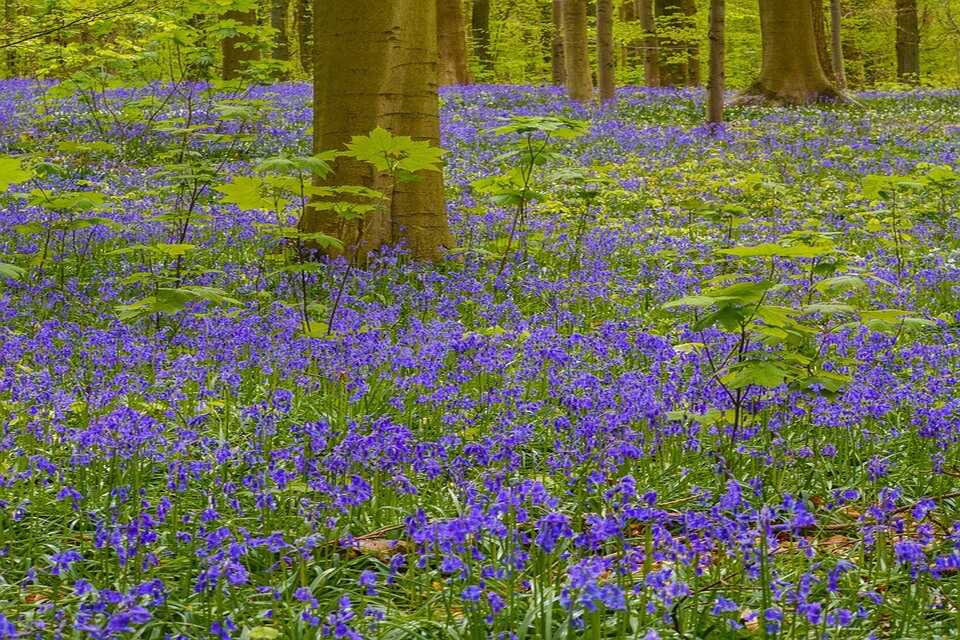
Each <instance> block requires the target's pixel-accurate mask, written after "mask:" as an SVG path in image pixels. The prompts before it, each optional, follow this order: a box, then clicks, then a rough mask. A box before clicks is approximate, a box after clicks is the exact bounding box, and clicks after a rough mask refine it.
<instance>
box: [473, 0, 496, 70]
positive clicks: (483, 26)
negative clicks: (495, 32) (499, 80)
mask: <svg viewBox="0 0 960 640" xmlns="http://www.w3.org/2000/svg"><path fill="white" fill-rule="evenodd" d="M472 7H473V12H472V13H471V15H470V36H471V39H472V40H473V55H475V56H476V57H477V60H479V61H480V69H481V70H482V71H483V74H484V76H486V77H484V78H483V79H484V80H490V78H491V77H492V76H493V52H492V51H490V0H473V5H472Z"/></svg>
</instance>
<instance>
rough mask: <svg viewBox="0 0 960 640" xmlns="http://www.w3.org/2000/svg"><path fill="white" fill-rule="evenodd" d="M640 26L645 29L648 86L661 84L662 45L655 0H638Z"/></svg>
mask: <svg viewBox="0 0 960 640" xmlns="http://www.w3.org/2000/svg"><path fill="white" fill-rule="evenodd" d="M637 13H638V14H639V17H640V28H641V29H643V34H644V35H643V76H644V79H645V80H646V83H647V86H648V87H659V86H660V45H659V38H657V23H656V21H655V20H654V18H653V0H637Z"/></svg>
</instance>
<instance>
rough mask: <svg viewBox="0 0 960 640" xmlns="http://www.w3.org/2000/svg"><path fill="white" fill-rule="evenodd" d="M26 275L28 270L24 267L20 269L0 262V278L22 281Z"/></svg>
mask: <svg viewBox="0 0 960 640" xmlns="http://www.w3.org/2000/svg"><path fill="white" fill-rule="evenodd" d="M25 275H27V270H26V269H24V268H23V267H18V266H17V265H15V264H7V263H6V262H0V278H10V279H12V280H22V279H23V277H24V276H25Z"/></svg>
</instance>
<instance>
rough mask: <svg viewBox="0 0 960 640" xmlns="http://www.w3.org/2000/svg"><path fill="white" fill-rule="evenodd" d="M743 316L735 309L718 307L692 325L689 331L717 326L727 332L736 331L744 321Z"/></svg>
mask: <svg viewBox="0 0 960 640" xmlns="http://www.w3.org/2000/svg"><path fill="white" fill-rule="evenodd" d="M744 317H745V316H744V314H743V312H742V311H740V309H738V308H736V307H720V308H719V309H717V310H716V311H714V312H713V313H709V314H707V315H705V316H704V317H702V318H700V319H699V320H697V321H696V322H694V323H693V326H692V327H691V329H693V330H694V331H700V330H701V329H706V328H707V327H710V326H713V325H715V324H719V325H720V326H722V327H723V328H724V329H726V330H727V331H736V330H737V329H738V328H739V327H740V323H741V322H742V321H743V319H744Z"/></svg>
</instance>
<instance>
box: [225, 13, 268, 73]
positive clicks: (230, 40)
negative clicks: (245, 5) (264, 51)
mask: <svg viewBox="0 0 960 640" xmlns="http://www.w3.org/2000/svg"><path fill="white" fill-rule="evenodd" d="M223 17H224V19H225V20H235V21H236V22H237V23H239V24H240V25H242V26H244V27H253V26H256V24H257V12H256V11H227V13H226V14H224V16H223ZM222 48H223V79H224V80H235V79H237V78H239V77H240V76H241V73H242V72H243V71H245V70H246V68H247V65H248V64H249V63H250V62H253V61H255V60H259V59H260V49H259V47H258V46H257V43H256V42H255V41H254V40H253V38H251V37H250V36H248V35H242V34H239V35H235V36H230V37H227V38H224V39H223V46H222Z"/></svg>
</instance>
